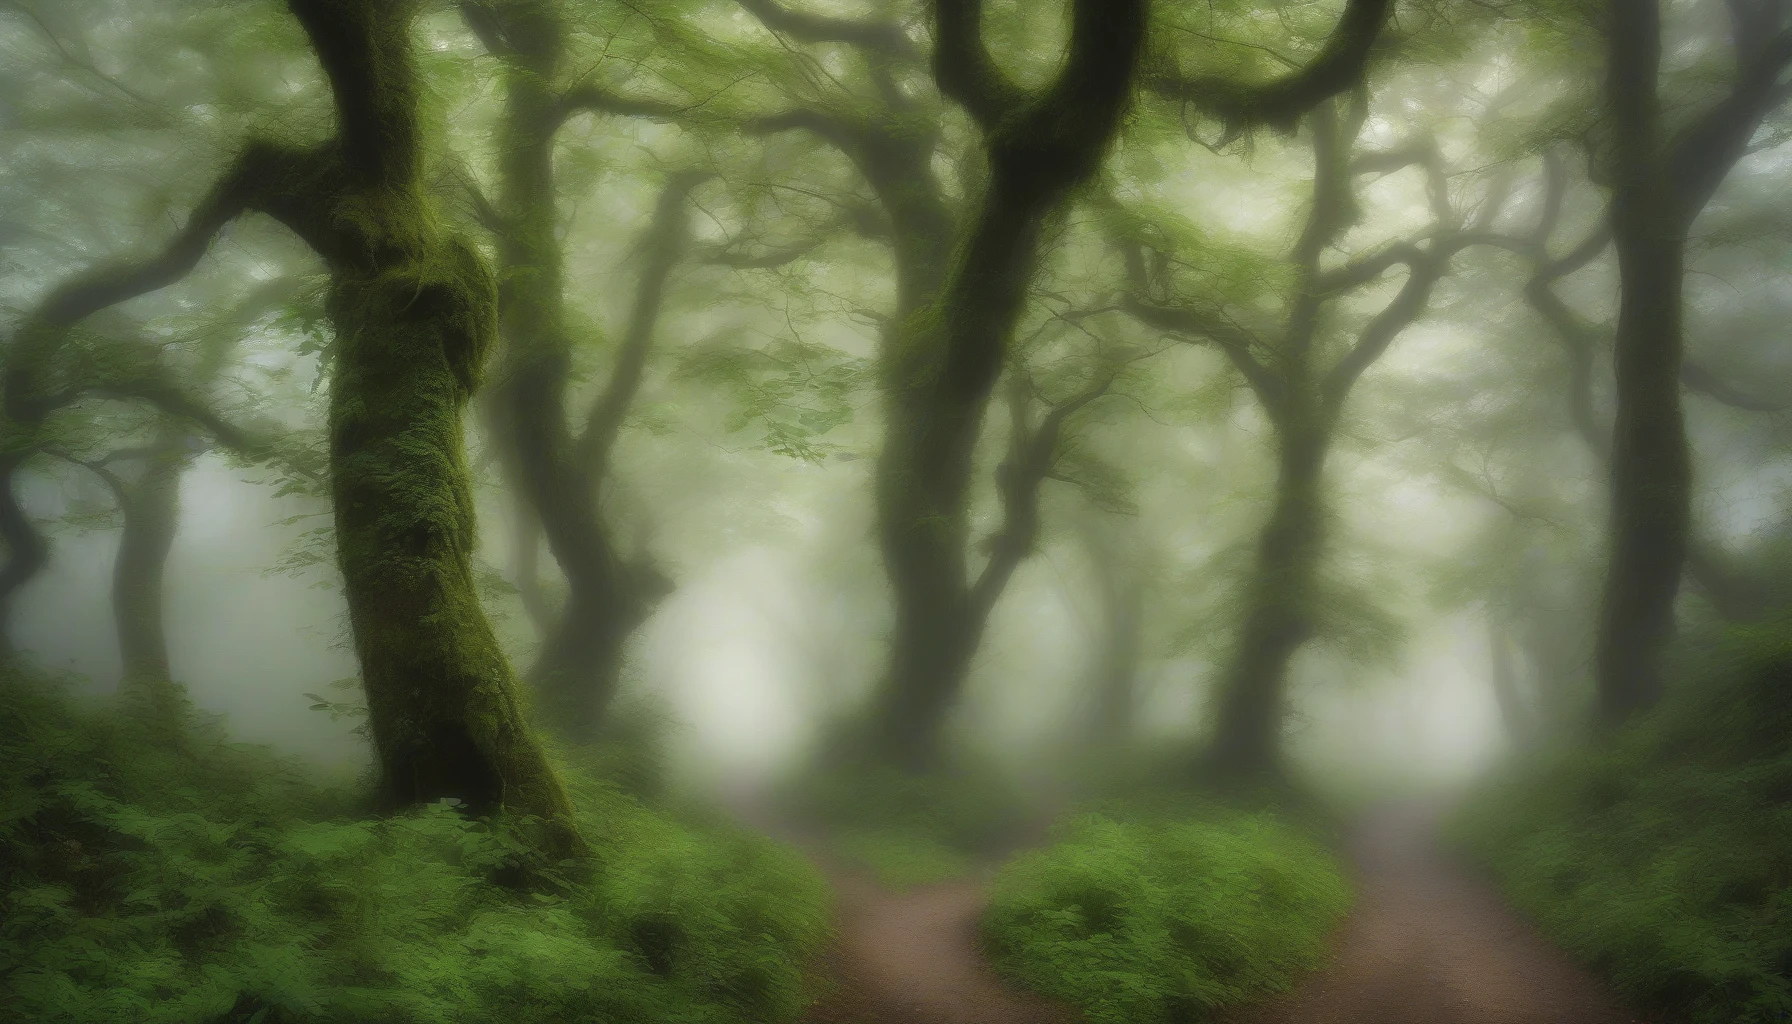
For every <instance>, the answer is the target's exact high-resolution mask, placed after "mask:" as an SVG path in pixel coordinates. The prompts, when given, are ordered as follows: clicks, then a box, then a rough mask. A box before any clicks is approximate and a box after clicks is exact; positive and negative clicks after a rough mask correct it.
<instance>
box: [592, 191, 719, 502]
mask: <svg viewBox="0 0 1792 1024" xmlns="http://www.w3.org/2000/svg"><path fill="white" fill-rule="evenodd" d="M708 176H709V175H708V174H707V173H704V172H696V171H684V172H679V173H676V174H674V175H672V176H671V177H670V178H669V179H667V181H666V184H665V187H664V188H662V189H661V190H660V197H659V201H658V202H657V203H656V204H655V205H654V211H653V218H652V220H651V221H650V222H649V223H648V227H647V231H646V234H645V235H644V237H643V239H642V244H643V248H644V249H645V252H644V254H643V259H642V268H641V278H640V281H639V282H638V283H637V284H636V286H635V301H634V307H633V309H632V310H631V311H630V313H629V321H628V331H627V333H626V334H625V335H624V336H623V340H622V346H621V348H620V349H618V350H617V353H616V365H615V367H614V369H612V370H611V371H610V380H609V382H608V384H606V385H605V387H604V390H603V393H602V394H600V395H598V397H597V400H596V401H595V402H593V403H592V405H591V408H590V410H589V411H588V412H587V413H586V416H585V427H584V430H583V431H581V432H580V434H579V438H578V441H577V442H576V445H575V449H574V458H575V460H576V462H577V464H578V465H580V466H583V467H586V470H587V472H590V473H591V475H592V478H593V479H602V478H603V475H604V470H605V468H606V467H607V464H608V462H609V458H610V451H611V449H612V448H614V447H615V444H616V436H617V434H619V433H620V432H621V430H622V423H623V420H624V419H625V418H626V417H627V415H628V409H629V406H630V405H631V404H633V402H634V400H635V395H636V393H637V392H639V391H640V389H641V380H642V377H643V376H644V375H645V373H646V370H647V354H648V352H649V351H650V350H651V349H652V348H653V338H654V328H655V327H656V326H657V325H658V323H659V316H660V310H661V307H662V306H663V305H664V300H665V293H666V282H667V280H668V279H669V278H670V277H671V276H672V269H673V267H675V266H677V264H678V261H679V258H680V257H681V256H682V255H683V254H684V248H685V244H686V241H687V238H688V235H689V232H690V226H689V223H688V218H687V215H686V212H685V200H686V198H687V197H688V196H689V195H690V193H691V190H692V189H694V188H696V187H697V185H698V184H699V183H700V182H702V181H703V180H704V179H706V178H707V177H708Z"/></svg>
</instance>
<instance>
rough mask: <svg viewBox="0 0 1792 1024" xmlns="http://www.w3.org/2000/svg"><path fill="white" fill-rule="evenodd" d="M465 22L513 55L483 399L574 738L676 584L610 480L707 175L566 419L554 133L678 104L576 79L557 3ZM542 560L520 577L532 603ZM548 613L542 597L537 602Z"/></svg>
mask: <svg viewBox="0 0 1792 1024" xmlns="http://www.w3.org/2000/svg"><path fill="white" fill-rule="evenodd" d="M460 7H461V13H462V15H463V17H464V18H465V20H466V22H467V24H468V25H469V26H470V27H471V28H472V29H473V30H474V32H475V34H477V35H478V36H479V38H480V40H481V41H482V42H483V43H484V45H485V48H486V50H487V51H488V52H489V53H491V54H492V55H493V56H494V57H497V58H498V59H499V60H500V61H501V62H502V66H503V74H502V78H501V81H502V84H503V89H504V117H503V122H502V124H501V125H500V128H499V140H498V148H499V159H498V193H497V199H496V202H495V203H491V202H486V201H484V200H483V198H476V205H477V208H478V210H479V214H480V220H481V221H482V222H483V223H484V224H485V226H486V227H487V228H488V229H490V230H491V231H492V233H493V234H494V235H495V236H496V238H497V240H498V250H499V259H500V272H499V280H500V287H499V313H500V317H501V323H502V329H501V333H502V336H503V339H504V355H503V359H502V361H501V363H500V366H499V369H498V372H497V375H496V376H497V381H496V383H495V384H494V386H493V387H492V389H491V391H490V392H489V398H488V401H489V403H490V406H491V409H492V412H493V417H492V418H493V422H494V424H495V426H496V429H497V432H498V434H499V439H498V450H499V453H500V460H501V465H502V466H503V468H504V470H505V476H506V478H507V479H508V480H509V481H510V483H511V485H512V486H514V487H516V488H517V489H518V490H519V491H520V492H521V494H522V496H523V498H524V501H525V503H526V505H527V506H528V517H529V518H528V520H526V521H525V522H526V524H528V525H525V527H524V529H523V532H522V534H521V535H519V546H520V547H521V548H523V549H526V550H530V551H532V550H533V549H534V547H535V545H536V533H535V528H534V526H533V525H532V523H531V522H530V521H532V522H533V523H539V524H540V529H541V530H542V531H543V532H544V533H545V534H546V536H547V542H548V548H549V550H550V551H551V552H553V555H554V559H555V561H556V562H557V563H558V565H559V566H560V569H561V572H562V573H564V574H565V577H566V581H567V585H568V596H567V599H566V602H565V605H564V607H562V608H561V609H560V610H559V611H558V613H557V614H555V615H553V616H552V621H551V622H550V623H549V624H548V625H547V628H546V639H545V642H544V644H543V646H542V650H541V653H540V655H539V657H538V658H537V660H536V662H535V664H534V666H533V667H532V668H531V669H530V670H529V679H530V682H531V683H532V684H533V685H534V686H535V687H536V689H537V691H538V692H539V693H540V695H541V698H542V710H543V712H544V713H545V714H546V716H547V718H548V720H549V721H551V722H553V723H555V724H556V725H557V726H558V727H559V728H561V729H562V731H564V732H565V733H566V734H567V735H568V736H570V737H572V738H574V739H579V740H588V739H590V738H591V736H592V735H593V732H594V730H595V729H596V727H597V725H598V723H599V721H600V720H601V717H602V714H603V711H604V709H605V707H606V706H607V705H608V704H609V701H610V698H611V696H612V695H613V694H614V693H615V690H616V685H617V681H618V677H619V674H620V672H621V668H622V655H623V645H624V642H625V641H626V640H627V638H628V636H629V635H630V634H631V633H632V632H633V631H634V629H635V627H636V626H638V625H640V623H641V622H642V621H644V620H645V619H646V618H647V615H648V614H649V612H650V611H651V610H652V608H653V606H654V604H655V603H656V602H657V601H658V600H659V599H660V598H662V597H664V596H665V594H666V593H668V592H669V591H670V590H671V583H670V581H669V580H668V579H667V578H666V577H665V575H664V574H663V573H661V572H660V571H659V570H658V569H657V568H656V567H655V566H653V565H652V564H651V562H650V561H649V560H648V556H647V555H646V554H645V553H637V554H636V555H635V556H634V557H632V558H631V557H630V556H629V555H628V554H627V553H626V552H624V551H623V550H622V549H621V546H620V545H619V544H618V542H617V538H616V535H615V534H616V531H615V529H614V527H613V526H612V525H611V524H610V523H609V522H608V521H607V519H606V516H605V512H604V509H603V500H602V497H603V496H602V491H603V489H604V484H605V481H606V477H607V476H608V467H609V465H610V463H611V453H612V450H613V449H614V447H615V444H616V438H617V435H618V434H619V433H620V431H621V427H622V424H623V421H624V419H625V417H626V416H627V414H628V410H629V407H630V405H631V404H632V403H633V401H634V399H635V396H636V394H637V393H638V392H639V389H640V385H641V380H642V375H643V372H644V370H645V368H646V363H647V356H648V354H649V351H650V349H651V347H652V344H653V341H654V333H655V326H656V323H657V321H658V317H659V312H660V308H661V304H662V301H663V297H664V293H665V288H666V284H667V280H668V278H669V277H670V275H671V273H672V270H673V269H674V267H675V266H676V265H677V263H678V261H679V258H680V256H681V254H682V252H683V250H684V248H685V242H686V236H687V234H688V231H689V229H688V225H687V224H686V220H687V214H686V212H685V202H686V195H687V193H688V192H689V191H690V190H691V188H693V187H694V186H695V185H696V184H697V183H698V182H699V181H700V180H701V177H702V176H700V175H693V174H686V173H680V174H673V175H671V176H670V178H669V179H668V181H667V185H666V188H665V190H664V191H663V192H662V194H661V197H660V200H659V203H658V204H657V206H656V208H655V211H654V214H653V219H652V223H651V224H650V226H649V227H648V228H647V231H646V234H645V236H644V237H643V239H642V241H641V244H640V252H641V271H640V277H639V284H638V286H637V290H636V294H635V303H634V309H633V310H632V312H631V314H630V319H629V322H628V326H627V328H626V331H625V333H624V335H623V338H622V339H621V343H620V344H619V346H618V347H617V350H616V355H615V360H614V364H613V366H612V368H611V372H610V379H609V382H608V384H607V386H606V387H604V388H603V389H602V390H601V391H600V393H599V394H598V396H597V397H596V398H595V399H594V400H593V401H592V402H591V403H590V405H589V407H588V408H587V409H586V410H585V411H584V413H583V415H582V416H581V417H580V422H581V427H580V428H579V429H578V430H577V431H576V432H575V431H573V430H572V429H571V428H569V426H568V419H569V405H570V395H569V392H570V391H571V389H572V387H573V383H574V382H573V376H572V371H573V349H574V337H573V331H572V329H571V328H570V326H569V324H568V321H567V313H566V296H565V270H564V263H565V257H564V255H563V253H562V251H561V242H560V240H559V238H558V237H557V234H556V227H557V222H558V204H557V202H556V195H555V181H554V166H553V164H554V159H553V157H554V143H555V138H556V136H557V134H558V133H559V130H560V128H561V127H562V126H563V125H565V123H566V122H567V121H568V120H569V119H571V118H573V117H576V116H578V115H580V114H584V113H598V114H605V113H608V114H626V115H635V116H651V117H659V118H666V117H670V116H672V115H674V114H675V113H677V108H676V107H675V106H673V105H672V104H669V103H664V102H658V101H651V100H640V99H625V98H623V97H620V96H617V95H614V94H612V93H611V92H609V91H607V90H605V89H602V88H600V87H598V86H597V85H595V84H593V83H592V82H591V81H590V71H586V72H585V73H584V74H583V75H581V76H579V78H578V79H577V80H576V81H574V82H572V83H570V84H567V82H566V79H567V77H568V76H567V74H566V69H565V64H566V54H567V50H568V43H569V39H568V37H569V35H570V29H569V27H568V25H567V19H566V16H565V13H564V11H563V10H562V9H561V7H560V4H559V3H558V2H557V0H498V2H489V3H488V2H466V3H462V4H461V5H460ZM533 575H534V571H533V568H532V567H531V568H530V569H529V571H528V577H529V578H524V579H519V581H518V586H519V587H520V588H523V590H524V594H525V597H530V598H532V599H531V600H530V601H529V604H530V606H532V607H537V608H541V607H542V602H541V601H540V599H539V598H538V597H533V595H534V591H535V580H534V579H533ZM543 611H545V609H543Z"/></svg>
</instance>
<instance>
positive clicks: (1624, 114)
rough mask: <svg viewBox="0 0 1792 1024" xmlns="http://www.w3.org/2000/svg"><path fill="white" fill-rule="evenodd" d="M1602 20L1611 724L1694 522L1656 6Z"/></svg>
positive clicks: (1620, 10)
mask: <svg viewBox="0 0 1792 1024" xmlns="http://www.w3.org/2000/svg"><path fill="white" fill-rule="evenodd" d="M1609 16H1610V19H1611V29H1610V34H1609V44H1610V49H1609V56H1608V68H1607V90H1608V101H1609V103H1610V105H1611V111H1612V120H1613V128H1614V137H1615V146H1614V150H1615V155H1616V161H1615V167H1614V170H1613V175H1614V181H1613V185H1612V204H1611V219H1612V239H1613V242H1614V244H1615V246H1616V248H1617V252H1618V275H1619V289H1620V297H1619V305H1618V326H1617V333H1616V339H1615V348H1614V353H1613V365H1614V370H1615V376H1616V381H1617V411H1616V417H1615V421H1614V424H1613V431H1612V464H1611V480H1612V489H1611V526H1610V531H1611V536H1610V562H1609V566H1608V570H1607V575H1606V586H1605V596H1604V600H1603V602H1602V605H1601V609H1600V620H1599V636H1598V641H1597V646H1596V648H1595V655H1594V657H1595V673H1596V676H1597V685H1598V695H1599V702H1598V707H1599V715H1600V719H1601V721H1602V722H1604V723H1605V724H1606V725H1608V726H1611V725H1617V724H1620V723H1622V722H1624V721H1625V720H1627V719H1629V718H1630V717H1631V716H1632V715H1634V714H1636V713H1637V712H1639V711H1643V710H1646V709H1647V708H1649V707H1651V706H1652V705H1653V704H1654V703H1655V702H1656V700H1657V699H1659V697H1660V695H1661V691H1662V677H1661V671H1662V666H1661V659H1662V653H1663V651H1664V650H1665V648H1666V647H1667V644H1668V642H1669V640H1670V639H1672V636H1673V631H1674V598H1675V596H1676V594H1677V593H1678V592H1679V588H1680V576H1681V571H1682V569H1683V568H1684V565H1685V561H1686V552H1687V547H1688V537H1689V532H1690V529H1691V524H1692V459H1691V453H1690V451H1689V449H1688V445H1687V441H1686V426H1685V422H1684V419H1683V416H1682V413H1681V408H1680V363H1681V346H1682V337H1681V331H1682V327H1681V315H1682V288H1683V286H1684V277H1685V266H1684V264H1685V248H1686V241H1685V240H1686V228H1685V225H1684V224H1682V223H1680V218H1679V217H1677V216H1676V215H1675V213H1674V197H1673V191H1672V188H1671V184H1670V182H1669V181H1668V177H1667V174H1666V172H1665V168H1664V167H1663V152H1662V130H1661V109H1660V100H1659V98H1658V97H1657V95H1656V75H1657V73H1658V69H1659V65H1660V61H1661V23H1660V11H1659V9H1658V7H1657V4H1656V3H1655V2H1654V0H1620V2H1615V3H1613V4H1612V5H1611V7H1610V15H1609Z"/></svg>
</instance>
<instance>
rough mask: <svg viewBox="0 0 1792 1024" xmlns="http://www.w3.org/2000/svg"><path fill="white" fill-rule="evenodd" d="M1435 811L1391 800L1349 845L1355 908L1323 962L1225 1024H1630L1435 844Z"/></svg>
mask: <svg viewBox="0 0 1792 1024" xmlns="http://www.w3.org/2000/svg"><path fill="white" fill-rule="evenodd" d="M1437 818H1438V810H1437V809H1436V808H1435V807H1433V806H1430V805H1426V804H1416V803H1414V804H1401V805H1396V806H1393V807H1389V808H1386V809H1383V810H1380V811H1377V812H1375V813H1373V814H1370V815H1368V816H1366V817H1365V818H1363V819H1362V821H1360V822H1359V823H1358V825H1357V828H1356V830H1355V832H1354V834H1353V835H1352V837H1351V841H1350V851H1349V852H1350V856H1351V861H1352V865H1353V867H1354V870H1355V884H1356V890H1357V896H1356V904H1355V906H1354V908H1353V909H1352V911H1351V913H1350V916H1349V917H1348V918H1347V919H1346V920H1345V922H1344V927H1343V928H1342V929H1341V930H1340V931H1339V933H1338V934H1337V936H1336V937H1335V938H1334V941H1333V946H1332V955H1331V959H1330V962H1329V963H1328V964H1327V965H1326V966H1325V967H1323V968H1321V969H1320V970H1319V971H1317V972H1315V973H1314V974H1311V975H1309V976H1307V978H1306V979H1305V980H1304V981H1303V982H1302V983H1301V984H1300V985H1298V986H1297V987H1296V989H1295V991H1294V992H1292V993H1290V994H1288V995H1286V996H1283V997H1280V998H1277V999H1275V1000H1272V1001H1270V1002H1268V1003H1266V1004H1264V1005H1261V1006H1256V1007H1251V1008H1249V1009H1245V1010H1241V1011H1239V1012H1236V1013H1234V1014H1232V1015H1231V1016H1230V1017H1229V1018H1228V1024H1632V1022H1638V1021H1641V1020H1643V1019H1644V1018H1642V1017H1640V1016H1638V1015H1637V1014H1635V1013H1632V1012H1630V1011H1628V1010H1626V1009H1624V1007H1623V1005H1622V1003H1621V1001H1620V1000H1619V999H1618V998H1617V997H1616V996H1615V995H1613V994H1612V992H1611V990H1610V988H1609V987H1607V986H1606V985H1605V984H1604V983H1603V982H1601V981H1600V980H1599V979H1598V978H1596V977H1594V976H1593V975H1592V974H1591V973H1590V972H1588V971H1587V970H1586V969H1585V968H1584V967H1582V966H1580V965H1579V964H1578V963H1576V962H1575V961H1574V960H1573V959H1572V958H1571V957H1569V956H1568V955H1567V954H1566V953H1563V952H1562V951H1561V950H1560V949H1557V948H1556V947H1554V946H1552V945H1550V944H1549V942H1548V941H1546V940H1545V939H1544V938H1543V937H1542V936H1541V935H1539V934H1538V933H1537V931H1536V929H1535V928H1533V927H1532V926H1531V925H1530V923H1529V922H1527V921H1525V920H1524V919H1523V918H1521V917H1519V916H1518V915H1517V914H1516V913H1515V912H1514V911H1512V910H1511V909H1509V908H1508V907H1507V906H1506V905H1505V903H1504V902H1503V901H1502V900H1501V899H1500V896H1499V894H1498V893H1497V892H1495V891H1494V889H1493V887H1492V886H1491V884H1489V883H1487V882H1484V881H1482V880H1481V879H1479V878H1476V877H1475V876H1474V875H1473V874H1472V873H1470V872H1468V871H1466V870H1464V869H1463V868H1462V867H1460V866H1459V865H1457V864H1455V863H1453V862H1452V861H1451V860H1450V859H1449V858H1448V857H1447V856H1445V855H1444V854H1443V853H1442V852H1441V851H1440V850H1439V848H1438V844H1437V837H1436V831H1437Z"/></svg>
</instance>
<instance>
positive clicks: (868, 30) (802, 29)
mask: <svg viewBox="0 0 1792 1024" xmlns="http://www.w3.org/2000/svg"><path fill="white" fill-rule="evenodd" d="M737 2H738V3H739V4H740V5H741V7H742V8H744V9H746V10H747V11H748V12H749V13H751V14H752V15H753V17H755V18H758V19H759V23H760V24H762V25H764V26H765V27H766V28H767V29H770V30H771V31H773V32H778V33H781V34H783V35H787V36H789V37H790V38H792V39H795V40H796V41H797V42H800V43H844V44H846V45H848V46H855V47H858V48H859V49H861V50H864V51H866V52H867V53H870V54H875V55H876V56H878V57H880V58H882V59H885V60H896V61H903V62H908V63H919V62H920V61H921V50H920V48H919V47H917V46H916V45H915V42H914V40H912V39H910V38H909V36H908V32H907V31H906V30H904V29H903V27H902V26H901V25H899V24H897V23H895V22H892V21H869V20H863V21H861V20H857V19H854V18H840V17H835V16H832V15H826V14H811V13H809V12H807V11H793V10H791V9H790V8H788V7H785V6H783V5H782V4H779V3H777V2H776V0H737Z"/></svg>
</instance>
